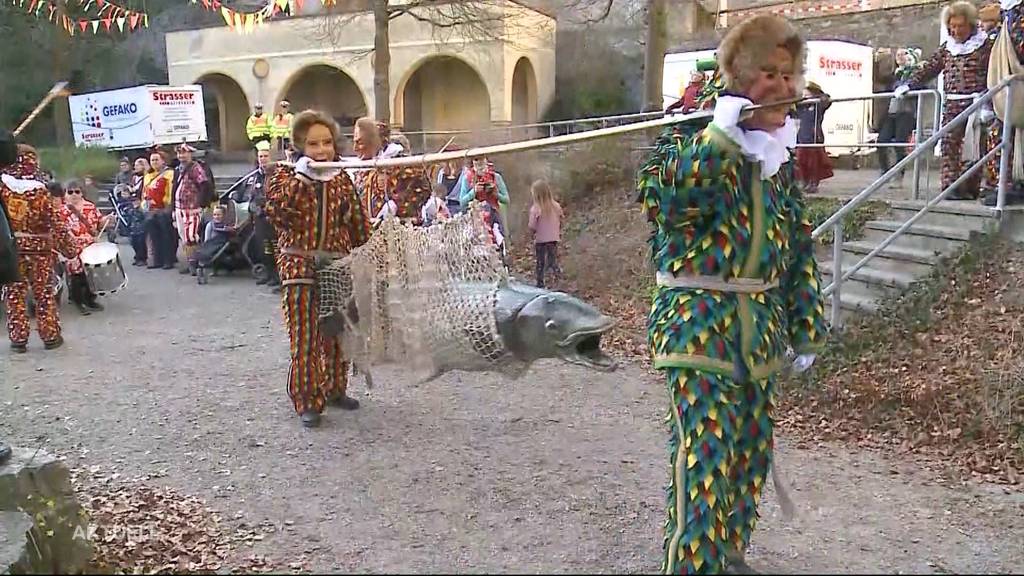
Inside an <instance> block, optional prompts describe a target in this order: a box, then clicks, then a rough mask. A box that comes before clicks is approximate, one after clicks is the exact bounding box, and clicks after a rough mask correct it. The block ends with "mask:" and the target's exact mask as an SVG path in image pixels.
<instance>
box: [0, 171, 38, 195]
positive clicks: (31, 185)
mask: <svg viewBox="0 0 1024 576" xmlns="http://www.w3.org/2000/svg"><path fill="white" fill-rule="evenodd" d="M0 179H2V180H3V182H4V186H7V187H8V188H10V190H11V192H15V193H18V194H24V193H25V192H29V191H31V190H36V189H38V188H46V184H43V183H42V182H40V181H39V180H22V179H21V178H15V177H14V176H11V175H10V174H4V175H2V176H0Z"/></svg>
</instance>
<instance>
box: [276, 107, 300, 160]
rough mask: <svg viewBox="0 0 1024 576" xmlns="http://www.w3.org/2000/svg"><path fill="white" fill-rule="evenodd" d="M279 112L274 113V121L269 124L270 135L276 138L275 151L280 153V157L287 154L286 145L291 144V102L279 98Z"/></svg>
mask: <svg viewBox="0 0 1024 576" xmlns="http://www.w3.org/2000/svg"><path fill="white" fill-rule="evenodd" d="M278 107H279V108H280V112H278V113H277V114H274V121H273V122H272V124H271V127H270V129H271V136H273V137H274V139H275V140H277V151H278V152H280V153H281V155H282V157H283V156H286V155H287V152H288V147H289V146H290V145H291V138H292V119H293V117H294V115H293V114H292V113H291V107H292V105H291V103H290V102H288V101H287V100H281V103H280V104H278Z"/></svg>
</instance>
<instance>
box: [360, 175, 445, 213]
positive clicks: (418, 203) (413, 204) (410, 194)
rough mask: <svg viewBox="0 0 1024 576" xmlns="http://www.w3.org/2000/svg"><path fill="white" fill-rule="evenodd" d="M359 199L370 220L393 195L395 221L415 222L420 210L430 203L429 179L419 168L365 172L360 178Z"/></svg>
mask: <svg viewBox="0 0 1024 576" xmlns="http://www.w3.org/2000/svg"><path fill="white" fill-rule="evenodd" d="M362 178H363V179H362V182H361V185H362V195H363V202H364V204H365V206H366V210H367V214H369V215H370V217H374V216H376V215H377V214H379V213H380V211H381V208H383V207H384V204H386V203H387V201H388V200H389V199H391V197H392V195H397V199H396V203H397V204H398V213H397V214H396V216H398V217H399V218H403V219H406V218H411V219H418V218H419V216H420V208H422V207H423V205H424V204H426V202H427V200H429V199H430V179H429V178H428V177H427V174H426V172H424V171H423V170H422V169H421V168H415V167H412V166H408V167H405V168H381V169H379V170H367V171H366V172H365V173H364V175H363V177H362Z"/></svg>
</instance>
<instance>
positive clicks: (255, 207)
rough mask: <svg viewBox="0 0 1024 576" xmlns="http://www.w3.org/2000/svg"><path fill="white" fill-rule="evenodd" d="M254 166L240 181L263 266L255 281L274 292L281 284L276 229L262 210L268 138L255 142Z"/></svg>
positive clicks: (267, 161)
mask: <svg viewBox="0 0 1024 576" xmlns="http://www.w3.org/2000/svg"><path fill="white" fill-rule="evenodd" d="M289 135H290V133H289ZM256 168H257V170H256V172H255V173H254V174H253V175H251V176H249V178H247V179H246V181H245V185H244V194H245V198H246V199H247V200H248V202H249V212H250V213H251V214H252V217H253V225H254V230H255V234H256V237H255V238H254V242H255V244H256V249H257V250H258V251H259V254H260V256H262V259H261V262H262V264H263V267H264V270H265V271H264V273H263V274H262V275H260V277H259V278H257V279H256V284H266V285H268V286H270V287H271V288H273V289H274V291H275V292H277V291H279V290H280V286H281V279H280V277H279V276H278V274H277V233H276V232H275V231H274V226H273V225H272V224H271V223H270V220H268V219H267V214H266V205H267V189H266V186H267V178H268V177H269V176H270V175H271V174H270V172H271V164H270V143H269V142H266V141H263V142H260V143H258V144H256Z"/></svg>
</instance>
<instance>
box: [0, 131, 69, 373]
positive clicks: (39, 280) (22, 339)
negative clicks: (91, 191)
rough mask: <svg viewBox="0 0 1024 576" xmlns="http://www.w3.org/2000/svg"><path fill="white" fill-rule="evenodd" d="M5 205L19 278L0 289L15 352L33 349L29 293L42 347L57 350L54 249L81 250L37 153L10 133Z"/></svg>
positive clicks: (4, 159) (3, 138)
mask: <svg viewBox="0 0 1024 576" xmlns="http://www.w3.org/2000/svg"><path fill="white" fill-rule="evenodd" d="M57 187H58V188H60V186H59V185H58V186H57ZM0 204H2V205H3V210H4V212H5V213H6V214H7V218H8V223H9V225H10V229H11V232H12V233H13V235H14V243H15V248H16V249H17V260H18V274H19V276H20V278H19V279H17V280H16V281H13V282H8V283H6V284H4V285H3V287H2V288H0V297H2V298H3V302H4V306H5V307H6V308H7V335H8V337H9V338H10V340H11V350H12V351H14V352H18V353H22V352H27V351H28V337H29V333H30V328H31V326H30V324H29V319H28V294H29V290H31V291H32V298H33V299H34V300H35V303H36V323H37V325H38V329H39V337H40V338H41V339H42V341H43V346H44V347H45V348H46V349H47V350H52V349H54V348H58V347H60V346H61V344H63V343H64V338H63V337H62V336H61V329H60V308H59V306H58V305H57V300H56V298H55V294H54V292H53V290H52V289H51V287H50V278H51V275H52V274H53V266H54V263H55V262H56V261H55V259H54V255H53V251H54V250H57V251H58V252H59V253H60V254H61V255H62V256H64V257H65V258H68V259H72V258H76V257H78V254H79V252H80V249H79V248H78V246H76V245H75V243H74V241H73V239H72V237H71V234H70V233H69V232H68V229H67V226H66V225H65V223H64V219H63V218H61V215H60V211H59V208H58V207H57V204H56V203H55V202H54V201H53V200H52V199H51V197H50V192H49V190H48V189H47V187H46V176H45V175H44V174H43V172H42V170H40V169H39V161H38V155H37V154H36V152H35V150H34V149H33V148H31V147H29V146H24V145H17V144H15V142H14V136H12V135H11V133H10V132H7V131H6V130H4V131H0Z"/></svg>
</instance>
